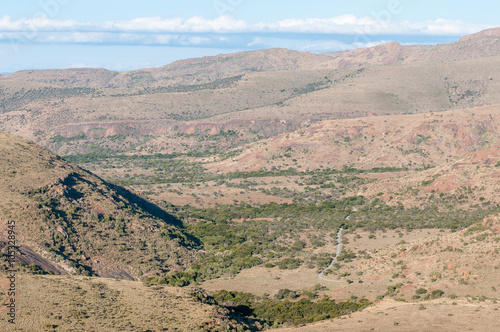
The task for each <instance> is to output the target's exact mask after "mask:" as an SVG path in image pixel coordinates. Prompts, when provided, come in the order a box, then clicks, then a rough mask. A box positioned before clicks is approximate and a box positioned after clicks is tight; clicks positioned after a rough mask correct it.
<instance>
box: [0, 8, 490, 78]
mask: <svg viewBox="0 0 500 332" xmlns="http://www.w3.org/2000/svg"><path fill="white" fill-rule="evenodd" d="M499 12H500V3H499V2H498V0H495V1H493V0H491V1H475V2H471V1H461V0H455V1H449V0H444V1H436V0H434V1H429V0H372V1H367V0H360V1H355V0H354V1H345V0H343V1H331V0H330V1H326V0H309V1H296V0H287V1H279V0H274V1H270V0H267V1H263V0H192V1H189V0H185V1H166V0H162V1H160V0H149V1H148V0H143V1H137V0H135V1H132V0H121V1H117V0H106V1H103V0H100V1H96V0H24V1H17V2H15V1H5V2H4V3H2V6H1V8H0V57H1V59H2V61H1V62H0V72H4V73H5V72H13V71H16V70H21V69H45V68H69V67H102V68H108V69H112V70H131V69H136V68H144V67H156V66H161V65H165V64H167V63H170V62H172V61H175V60H178V59H183V58H189V57H199V56H204V55H215V54H219V53H230V52H236V51H245V50H252V49H260V48H271V47H285V48H290V49H296V50H299V51H310V52H330V51H339V50H346V49H352V48H359V47H366V46H372V45H377V44H380V43H383V42H388V41H399V42H401V43H403V44H415V43H426V44H435V43H445V42H446V43H448V42H453V41H456V40H457V39H459V38H460V36H463V35H466V34H470V33H474V32H478V31H480V30H483V29H487V28H491V27H497V26H500V22H499V20H500V17H499V16H498V13H499Z"/></svg>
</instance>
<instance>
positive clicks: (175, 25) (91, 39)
mask: <svg viewBox="0 0 500 332" xmlns="http://www.w3.org/2000/svg"><path fill="white" fill-rule="evenodd" d="M491 27H492V26H487V25H478V24H468V23H466V22H462V21H457V20H446V19H437V20H433V21H425V22H408V21H405V22H395V21H391V20H390V19H386V20H384V21H378V20H377V19H376V18H374V17H370V16H365V17H357V16H355V15H350V14H347V15H342V16H337V17H332V18H308V19H293V18H290V19H285V20H281V21H277V22H260V23H257V24H250V23H248V22H245V21H242V20H236V19H234V18H232V17H230V16H227V15H224V16H220V17H217V18H215V19H206V18H204V17H200V16H195V17H191V18H189V19H183V18H163V17H160V16H158V17H142V18H136V19H132V20H126V21H106V22H97V23H95V22H78V21H74V20H55V19H49V18H47V17H46V16H40V17H37V18H32V19H25V20H13V19H12V18H11V17H9V16H4V17H1V18H0V40H1V41H2V42H11V43H14V44H15V43H77V44H86V43H102V44H106V43H112V44H130V45H134V44H137V45H155V44H158V45H180V46H200V45H204V46H211V45H212V44H213V45H217V46H221V45H235V44H238V45H240V46H245V47H255V46H257V45H267V44H268V41H267V39H269V38H267V37H266V36H267V35H268V34H272V35H273V37H272V38H274V40H276V39H280V38H281V37H280V34H286V33H295V34H300V35H301V36H300V39H301V40H308V35H314V34H324V35H325V36H328V35H335V34H345V35H353V36H357V39H362V40H364V41H367V39H369V38H359V37H365V36H372V35H379V34H386V35H422V36H463V35H467V34H470V33H474V32H478V31H480V30H483V29H487V28H491ZM221 35H222V36H221ZM283 38H285V39H286V38H288V37H283ZM325 38H329V37H325ZM371 39H373V38H371ZM330 43H331V45H332V48H335V49H343V48H346V49H349V48H352V47H357V46H361V45H363V46H364V45H366V43H360V44H359V45H356V44H347V45H346V44H342V43H339V42H330ZM302 45H306V46H302V47H303V48H305V47H307V46H311V48H313V49H321V48H327V47H328V45H327V44H325V42H318V43H311V42H310V41H309V42H306V43H303V44H302Z"/></svg>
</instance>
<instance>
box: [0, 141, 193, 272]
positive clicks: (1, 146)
mask: <svg viewBox="0 0 500 332" xmlns="http://www.w3.org/2000/svg"><path fill="white" fill-rule="evenodd" d="M0 192H1V193H2V197H3V199H2V201H1V203H0V220H1V221H0V241H3V242H6V241H7V234H8V231H7V230H8V229H7V224H8V222H9V221H10V222H15V224H16V232H17V234H18V236H17V241H18V244H19V245H20V246H21V248H22V249H21V250H20V252H19V253H18V260H19V261H22V262H24V263H25V264H31V263H34V264H35V265H38V266H39V268H44V265H47V266H50V265H52V267H51V269H50V270H52V272H57V271H58V272H59V273H81V274H95V275H99V276H106V277H111V276H115V277H122V278H128V279H133V278H137V277H139V276H140V275H142V274H150V273H153V272H155V273H156V272H159V273H162V272H166V271H170V270H176V269H178V268H180V267H181V266H183V265H185V264H187V263H188V262H189V261H190V260H191V259H192V258H191V256H192V255H191V250H190V249H188V247H190V246H195V245H196V243H197V242H196V240H195V239H192V238H190V237H189V236H188V235H186V234H185V233H183V231H182V229H181V228H180V226H181V224H180V222H179V221H178V220H176V219H175V218H173V217H171V216H169V215H168V214H167V213H165V212H163V211H162V210H161V209H159V208H158V207H157V206H155V205H153V204H151V203H149V202H147V201H144V200H143V199H142V198H140V197H138V196H136V195H135V194H133V193H131V192H129V191H127V190H125V189H123V188H120V187H115V186H112V185H110V184H107V183H106V182H104V181H102V180H101V179H100V178H98V177H96V176H95V175H93V174H90V173H88V172H86V171H84V170H82V169H80V168H78V167H75V166H73V165H71V164H69V163H67V162H65V161H64V160H62V159H60V158H59V157H57V156H56V155H54V154H52V153H50V152H49V151H47V150H45V149H43V148H41V147H39V146H36V145H35V144H33V143H31V142H28V141H25V140H23V139H21V138H19V137H16V136H12V135H10V134H5V133H0ZM23 248H24V249H23ZM30 257H31V258H30ZM39 263H40V264H39ZM40 265H41V266H40ZM53 267H56V269H57V271H54V268H53Z"/></svg>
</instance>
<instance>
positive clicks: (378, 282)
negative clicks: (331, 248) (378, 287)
mask: <svg viewBox="0 0 500 332" xmlns="http://www.w3.org/2000/svg"><path fill="white" fill-rule="evenodd" d="M341 240H342V228H339V232H338V233H337V252H336V253H335V257H333V259H332V261H331V262H330V265H328V266H327V267H326V268H325V269H324V270H323V271H321V272H320V273H319V274H318V279H321V280H326V281H330V282H341V283H345V281H344V280H332V279H327V278H325V276H324V273H325V271H326V270H328V269H331V268H332V266H333V264H335V262H336V261H337V258H338V257H339V255H340V252H341V251H342V242H341ZM493 275H500V272H497V273H487V274H479V275H475V276H471V277H487V276H493ZM448 280H450V279H438V280H437V281H448ZM425 281H426V280H414V281H407V282H409V283H411V284H416V283H421V282H425ZM363 282H364V283H367V284H395V283H397V282H396V281H363Z"/></svg>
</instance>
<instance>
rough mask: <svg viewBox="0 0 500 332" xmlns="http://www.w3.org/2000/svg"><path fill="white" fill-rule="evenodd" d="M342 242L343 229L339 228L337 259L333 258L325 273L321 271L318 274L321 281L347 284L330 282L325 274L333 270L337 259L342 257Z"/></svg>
mask: <svg viewBox="0 0 500 332" xmlns="http://www.w3.org/2000/svg"><path fill="white" fill-rule="evenodd" d="M341 240H342V228H339V232H338V233H337V252H336V253H335V257H333V259H332V261H331V262H330V265H328V266H327V267H326V268H325V269H324V270H323V271H321V272H320V273H319V274H318V278H319V279H321V280H326V281H333V282H345V281H343V280H330V279H326V278H325V277H324V276H323V274H324V273H325V271H326V270H328V269H331V268H332V266H333V264H335V262H336V261H337V257H339V255H340V251H341V250H342V243H341V242H340V241H341Z"/></svg>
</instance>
